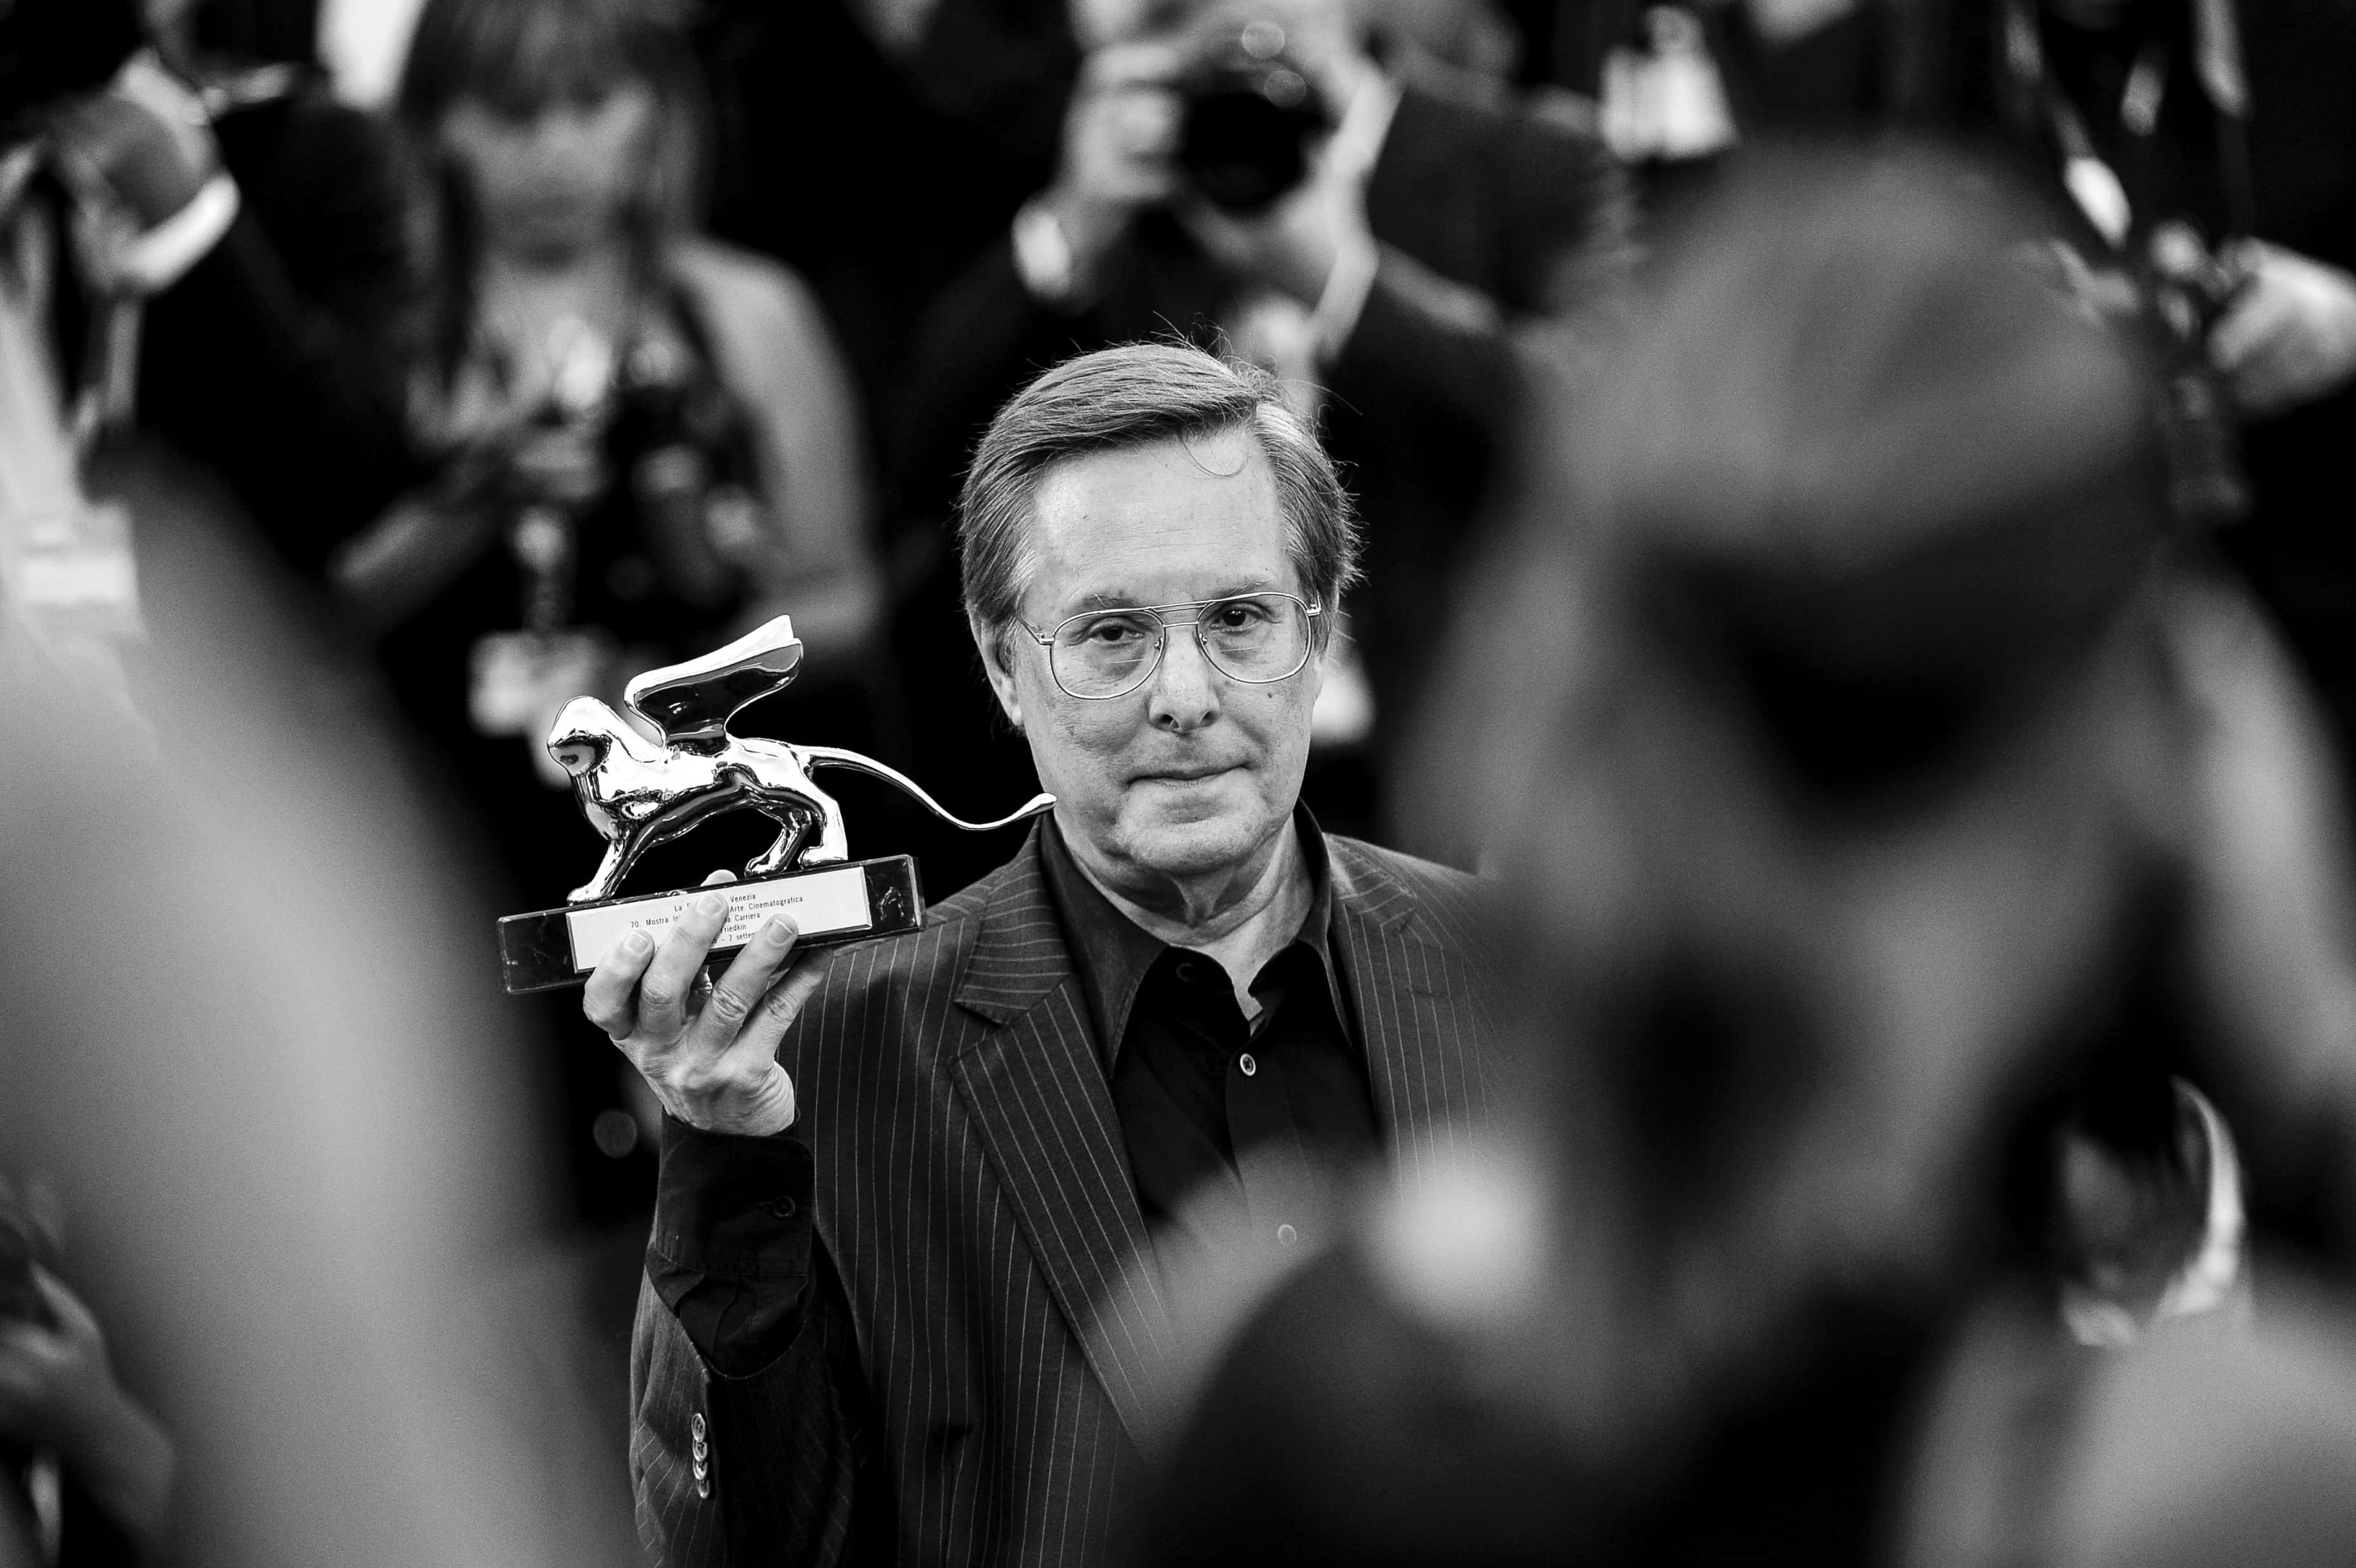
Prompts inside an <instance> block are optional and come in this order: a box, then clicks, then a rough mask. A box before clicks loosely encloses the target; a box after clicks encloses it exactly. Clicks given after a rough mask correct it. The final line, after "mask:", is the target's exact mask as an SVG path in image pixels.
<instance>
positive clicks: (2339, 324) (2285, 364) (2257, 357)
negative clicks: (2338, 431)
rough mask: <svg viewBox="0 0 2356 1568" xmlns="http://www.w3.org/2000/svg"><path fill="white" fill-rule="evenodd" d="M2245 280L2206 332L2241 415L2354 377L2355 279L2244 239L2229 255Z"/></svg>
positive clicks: (2313, 395) (2266, 410) (2306, 397)
mask: <svg viewBox="0 0 2356 1568" xmlns="http://www.w3.org/2000/svg"><path fill="white" fill-rule="evenodd" d="M2226 259H2227V261H2229V263H2230V264H2232V265H2233V266H2234V267H2235V268H2236V269H2237V270H2239V271H2240V272H2242V273H2243V274H2244V276H2245V277H2246V278H2247V279H2248V282H2247V283H2244V285H2243V287H2242V291H2241V293H2238V294H2237V295H2235V296H2234V299H2233V304H2232V305H2230V306H2229V307H2228V308H2227V309H2226V312H2225V315H2224V316H2223V318H2222V319H2221V320H2220V321H2219V322H2218V323H2217V325H2216V326H2215V328H2214V329H2213V330H2211V332H2210V334H2209V359H2210V362H2211V364H2213V365H2215V366H2216V368H2217V369H2218V371H2219V373H2220V374H2222V376H2223V377H2224V378H2225V382H2226V385H2227V386H2228V387H2229V388H2230V389H2232V391H2233V399H2234V401H2235V402H2237V403H2239V404H2240V405H2241V407H2242V410H2243V411H2244V413H2247V414H2250V415H2253V416H2255V417H2258V418H2264V417H2265V416H2266V415H2268V414H2276V413H2280V412H2282V411H2285V410H2287V409H2294V408H2297V406H2298V405H2300V404H2301V403H2308V402H2313V401H2314V400H2316V399H2318V398H2319V397H2322V396H2323V395H2324V394H2326V393H2327V392H2330V391H2332V390H2334V389H2337V388H2339V387H2340V386H2341V385H2342V384H2343V383H2345V382H2346V381H2347V380H2349V379H2350V378H2351V377H2356V277H2351V276H2350V275H2349V274H2348V273H2346V272H2341V271H2340V269H2339V268H2337V267H2332V266H2327V265H2325V264H2324V263H2323V262H2320V261H2311V260H2309V259H2308V258H2307V257H2305V256H2302V255H2300V254H2299V253H2298V252H2297V251H2286V250H2284V249H2283V248H2282V247H2281V246H2279V245H2269V244H2267V243H2266V242H2265V240H2243V241H2241V242H2240V243H2239V244H2237V245H2235V246H2234V247H2233V250H2232V251H2231V252H2229V254H2228V256H2227V258H2226Z"/></svg>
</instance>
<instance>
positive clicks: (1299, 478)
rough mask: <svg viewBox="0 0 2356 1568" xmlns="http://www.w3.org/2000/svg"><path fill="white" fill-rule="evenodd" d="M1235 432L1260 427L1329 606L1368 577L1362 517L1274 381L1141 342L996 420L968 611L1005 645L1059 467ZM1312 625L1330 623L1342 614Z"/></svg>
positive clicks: (1081, 361) (985, 450)
mask: <svg viewBox="0 0 2356 1568" xmlns="http://www.w3.org/2000/svg"><path fill="white" fill-rule="evenodd" d="M1230 430H1246V431H1249V432H1251V435H1252V438H1253V440H1254V441H1255V442H1256V443H1258V446H1259V450H1260V454H1261V455H1262V456H1263V457H1265V458H1267V459H1268V464H1269V468H1270V469H1272V470H1273V471H1274V473H1275V476H1276V494H1277V503H1278V505H1279V506H1280V507H1281V508H1282V509H1283V512H1284V521H1285V552H1286V554H1287V555H1289V556H1290V558H1291V560H1292V564H1293V569H1294V570H1295V571H1297V572H1298V573H1299V574H1300V577H1301V586H1302V588H1303V590H1304V591H1305V592H1307V593H1308V594H1310V595H1311V596H1312V597H1313V598H1314V599H1315V600H1316V601H1317V602H1318V603H1322V604H1323V605H1324V606H1326V608H1327V609H1328V610H1329V611H1330V610H1331V609H1332V608H1333V605H1334V604H1336V603H1338V602H1339V601H1340V599H1341V597H1342V592H1343V591H1344V589H1346V588H1348V587H1349V586H1350V585H1351V584H1352V583H1354V582H1355V581H1357V576H1358V524H1357V519H1356V517H1355V516H1353V514H1352V512H1351V508H1350V496H1349V492H1347V491H1345V490H1344V489H1343V488H1342V482H1341V480H1340V479H1339V478H1338V477H1336V476H1335V475H1334V472H1333V461H1332V460H1331V459H1330V458H1328V457H1327V456H1326V455H1325V449H1324V448H1323V446H1321V445H1319V444H1318V441H1317V437H1316V435H1315V433H1314V432H1312V431H1311V430H1310V428H1309V426H1308V425H1307V424H1306V423H1305V422H1303V421H1301V418H1300V416H1299V415H1297V414H1295V413H1294V412H1293V411H1291V409H1290V408H1289V407H1287V406H1286V404H1285V401H1284V398H1283V394H1282V392H1281V390H1280V386H1279V383H1278V381H1277V379H1276V378H1275V377H1273V376H1271V375H1269V373H1268V372H1267V371H1265V370H1262V369H1260V368H1258V367H1257V366H1253V365H1248V364H1242V363H1239V362H1236V361H1232V360H1226V359H1221V358H1218V357H1215V356H1214V355H1210V354H1206V353H1205V352H1203V351H1202V350H1201V349H1199V348H1194V347H1187V346H1186V345H1184V344H1179V343H1130V344H1124V345H1122V346H1120V347H1117V348H1103V349H1098V351H1097V352H1095V353H1093V354H1083V355H1080V356H1078V357H1075V358H1071V359H1066V360H1065V361H1064V362H1063V363H1062V364H1060V365H1057V366H1055V368H1052V369H1050V370H1049V371H1047V372H1046V374H1044V375H1043V376H1041V377H1040V378H1039V379H1037V380H1035V381H1033V382H1032V383H1031V384H1030V385H1029V386H1027V387H1025V388H1023V389H1022V390H1021V391H1020V392H1017V393H1015V394H1014V396H1013V397H1012V399H1010V400H1008V401H1007V404H1006V406H1005V407H1004V408H1002V409H1001V410H999V411H998V417H997V418H996V419H994V420H992V421H990V429H989V430H988V431H987V432H984V434H983V435H982V438H981V443H980V445H979V446H977V447H976V448H975V449H974V454H973V464H972V465H971V466H970V467H969V468H968V469H967V470H966V475H965V489H964V492H963V494H962V495H961V496H959V497H958V554H959V556H960V558H961V560H962V563H963V568H964V577H965V608H966V614H967V615H968V616H969V618H970V619H971V620H972V622H973V624H974V625H975V626H976V627H977V628H978V629H980V632H981V633H982V634H983V635H987V636H988V637H990V638H991V640H992V641H993V642H999V643H1000V645H1001V647H1002V646H1003V643H1002V641H1001V639H1002V638H1003V636H1004V634H1005V632H1006V630H1007V628H1008V627H1009V626H1010V625H1012V624H1013V622H1014V621H1015V620H1016V619H1018V618H1019V616H1020V615H1021V613H1022V601H1023V587H1024V585H1025V583H1026V582H1027V581H1028V580H1029V577H1030V574H1031V571H1032V570H1033V567H1034V565H1035V564H1036V555H1035V552H1034V550H1033V548H1032V535H1031V514H1032V509H1033V508H1032V503H1033V499H1034V497H1035V496H1036V495H1037V493H1038V488H1039V477H1040V475H1042V474H1043V473H1044V472H1045V471H1046V469H1047V467H1048V466H1049V464H1054V463H1055V462H1058V461H1060V460H1061V459H1063V458H1066V457H1076V456H1079V455H1081V454H1083V453H1091V452H1108V451H1113V450H1117V449H1119V448H1121V447H1130V446H1143V445H1146V444H1149V443H1152V442H1157V441H1166V440H1169V439H1171V438H1173V437H1178V438H1182V439H1190V440H1191V439H1195V438H1200V437H1203V436H1208V435H1215V434H1218V433H1220V432H1225V431H1230ZM1315 624H1319V625H1321V626H1328V625H1330V624H1331V616H1330V615H1323V616H1320V617H1318V620H1317V622H1316V623H1315ZM1321 635H1322V634H1321Z"/></svg>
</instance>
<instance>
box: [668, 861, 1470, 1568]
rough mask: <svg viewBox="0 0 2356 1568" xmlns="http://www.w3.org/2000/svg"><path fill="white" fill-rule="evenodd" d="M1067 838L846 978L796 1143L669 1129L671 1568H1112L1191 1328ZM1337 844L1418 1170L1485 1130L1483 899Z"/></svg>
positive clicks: (1361, 998) (1409, 1161)
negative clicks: (1079, 905) (1104, 1025)
mask: <svg viewBox="0 0 2356 1568" xmlns="http://www.w3.org/2000/svg"><path fill="white" fill-rule="evenodd" d="M1043 836H1044V830H1042V831H1041V832H1034V833H1033V837H1031V839H1030V840H1029V841H1028V842H1027V843H1026V844H1025V845H1024V847H1023V849H1022V851H1021V852H1020V853H1019V854H1017V855H1016V857H1015V858H1014V859H1013V860H1012V862H1010V863H1009V864H1008V865H1006V866H1005V867H1003V868H1001V869H1000V870H999V871H997V872H995V873H993V874H991V876H989V877H987V878H985V879H984V880H982V881H980V883H977V884H976V885H975V886H974V887H972V888H969V889H968V890H967V891H965V892H963V893H960V894H958V896H957V897H956V898H954V899H951V900H949V901H947V902H945V903H942V904H940V905H937V906H936V907H935V908H934V909H933V910H932V911H931V912H930V913H929V914H928V916H927V917H926V923H925V926H924V928H923V929H922V930H921V931H918V932H916V933H911V934H909V935H906V936H901V937H894V938H889V939H886V940H883V941H880V942H874V943H868V944H860V945H857V946H853V947H849V948H845V949H842V950H840V951H839V952H837V953H836V954H834V955H832V956H831V958H830V967H829V969H828V972H827V976H826V979H825V981H824V982H823V983H822V984H821V985H820V986H819V989H818V991H817V992H816V993H815V995H813V997H811V999H810V1001H809V1005H808V1007H807V1008H805V1009H804V1011H803V1012H802V1014H801V1016H800V1018H799V1019H798V1020H797V1021H796V1023H795V1025H794V1027H793V1029H790V1030H789V1031H788V1032H787V1036H786V1039H785V1041H784V1043H783V1044H782V1046H781V1047H780V1048H779V1051H778V1060H779V1061H780V1062H781V1063H783V1064H784V1066H785V1067H786V1069H787V1072H790V1073H791V1074H792V1075H793V1080H794V1085H795V1089H796V1092H797V1094H798V1099H799V1102H800V1107H801V1114H800V1119H799V1120H798V1122H797V1123H796V1125H795V1126H794V1127H793V1129H792V1130H791V1131H790V1132H789V1133H787V1134H786V1135H784V1136H779V1137H776V1138H770V1139H743V1140H732V1139H723V1138H715V1137H712V1136H705V1135H701V1134H696V1133H693V1132H691V1131H689V1130H688V1129H686V1128H684V1127H680V1126H678V1125H669V1126H668V1127H667V1129H666V1136H665V1140H664V1149H663V1159H662V1174H661V1179H660V1195H659V1199H658V1203H657V1215H656V1223H655V1231H654V1235H653V1238H652V1240H651V1242H650V1243H649V1245H648V1258H647V1265H648V1266H647V1274H648V1281H647V1289H646V1291H645V1292H644V1293H643V1294H642V1296H641V1297H640V1300H639V1308H638V1324H637V1339H636V1344H635V1347H634V1350H633V1357H632V1376H631V1397H632V1408H633V1411H634V1413H635V1419H636V1423H637V1426H636V1431H635V1434H634V1437H633V1442H632V1456H631V1469H632V1474H633V1477H634V1479H635V1481H636V1484H637V1494H638V1517H639V1525H640V1530H641V1533H642V1534H643V1535H645V1537H646V1538H647V1539H648V1541H649V1542H650V1543H651V1544H653V1545H655V1546H656V1547H658V1548H659V1549H660V1550H661V1551H663V1552H664V1553H665V1560H666V1561H668V1562H670V1563H677V1564H682V1565H686V1564H700V1563H723V1562H734V1563H771V1562H778V1563H796V1564H798V1565H799V1564H823V1563H838V1562H842V1561H846V1560H859V1559H864V1558H866V1557H869V1556H873V1557H874V1558H876V1559H879V1560H891V1561H905V1562H922V1563H934V1562H961V1563H988V1564H994V1563H1024V1564H1033V1563H1036V1564H1044V1563H1071V1564H1082V1563H1100V1562H1102V1561H1103V1560H1104V1557H1105V1555H1106V1552H1107V1551H1108V1546H1109V1541H1110V1531H1111V1529H1112V1523H1113V1520H1114V1516H1115V1512H1116V1509H1117V1507H1118V1505H1119V1502H1120V1501H1121V1499H1123V1498H1124V1497H1125V1496H1127V1495H1128V1493H1129V1492H1130V1489H1131V1488H1132V1487H1133V1486H1134V1483H1135V1481H1136V1478H1137V1477H1138V1476H1139V1475H1140V1473H1141V1460H1140V1457H1139V1452H1138V1447H1137V1443H1138V1435H1139V1434H1140V1433H1141V1431H1142V1430H1143V1429H1144V1428H1145V1426H1146V1424H1148V1423H1149V1422H1150V1421H1151V1419H1152V1418H1153V1407H1152V1405H1151V1398H1152V1391H1153V1387H1154V1382H1155V1379H1156V1377H1157V1374H1158V1370H1159V1367H1160V1363H1161V1358H1162V1354H1163V1353H1164V1352H1165V1351H1166V1350H1167V1349H1169V1348H1170V1346H1171V1344H1172V1329H1171V1326H1170V1322H1169V1312H1170V1305H1169V1297H1168V1295H1167V1292H1166V1289H1165V1286H1164V1285H1163V1283H1162V1278H1161V1275H1160V1272H1159V1271H1158V1270H1157V1269H1155V1268H1154V1267H1152V1266H1151V1259H1152V1257H1153V1255H1154V1254H1153V1251H1152V1238H1151V1234H1150V1232H1148V1230H1147V1227H1146V1221H1145V1217H1144V1214H1143V1212H1142V1211H1141V1206H1140V1204H1139V1202H1138V1199H1137V1195H1136V1189H1135V1187H1134V1185H1133V1184H1132V1181H1131V1179H1130V1169H1129V1165H1128V1160H1127V1159H1126V1158H1125V1149H1124V1132H1125V1129H1124V1126H1123V1121H1122V1118H1121V1116H1120V1115H1119V1110H1118V1109H1117V1107H1116V1105H1115V1103H1114V1100H1113V1095H1112V1088H1111V1084H1110V1083H1109V1082H1108V1079H1107V1076H1106V1072H1105V1062H1106V1061H1107V1059H1108V1056H1110V1057H1113V1058H1114V1059H1115V1060H1118V1059H1119V1057H1118V1053H1115V1052H1111V1051H1107V1050H1106V1049H1105V1048H1104V1046H1103V1045H1102V1044H1101V1043H1100V1042H1099V1039H1098V1029H1097V1028H1096V1025H1095V1022H1094V1020H1093V1019H1092V1018H1091V1016H1090V1014H1091V1008H1090V1004H1089V1001H1088V997H1087V989H1086V987H1084V985H1083V984H1082V983H1081V980H1080V977H1079V968H1080V963H1081V960H1080V959H1079V958H1078V957H1077V955H1076V953H1075V950H1074V946H1073V944H1071V943H1069V942H1067V940H1066V936H1065V934H1064V930H1063V925H1062V922H1061V920H1060V919H1059V917H1058V913H1057V906H1056V902H1055V895H1054V893H1053V892H1052V891H1051V889H1050V885H1049V875H1048V872H1047V869H1046V866H1045V855H1044V851H1043V849H1042V847H1041V839H1042V837H1043ZM1325 850H1326V859H1327V866H1328V876H1329V884H1330V891H1329V895H1328V896H1329V898H1330V902H1331V913H1330V917H1329V918H1328V920H1327V921H1326V923H1325V929H1326V933H1327V944H1328V945H1327V951H1328V953H1329V955H1330V957H1331V968H1330V973H1331V975H1332V976H1333V982H1334V984H1335V985H1337V986H1338V987H1339V989H1340V991H1341V994H1342V997H1343V998H1344V1007H1343V1008H1341V1009H1340V1012H1341V1016H1342V1017H1344V1018H1346V1019H1352V1020H1355V1022H1356V1024H1357V1026H1358V1027H1359V1029H1360V1030H1361V1042H1362V1044H1363V1048H1364V1049H1363V1069H1362V1070H1363V1072H1364V1075H1365V1087H1366V1090H1367V1092H1368V1093H1369V1098H1370V1101H1371V1104H1372V1107H1373V1112H1374V1119H1375V1122H1376V1125H1377V1126H1378V1127H1379V1129H1380V1136H1381V1144H1382V1147H1383V1149H1384V1151H1385V1153H1386V1154H1387V1156H1388V1157H1390V1158H1392V1159H1393V1160H1395V1161H1396V1162H1397V1163H1398V1165H1399V1166H1400V1167H1402V1168H1403V1169H1404V1170H1407V1171H1412V1170H1415V1169H1418V1168H1421V1166H1422V1165H1423V1163H1424V1162H1425V1161H1427V1160H1430V1159H1437V1158H1442V1157H1446V1155H1447V1153H1448V1151H1450V1150H1451V1149H1453V1148H1455V1147H1459V1145H1460V1143H1461V1142H1462V1139H1463V1138H1464V1137H1465V1136H1467V1134H1466V1129H1467V1128H1468V1126H1470V1125H1472V1124H1473V1123H1474V1122H1477V1120H1478V1119H1479V1118H1480V1117H1481V1115H1483V1113H1484V1111H1485V1107H1486V1104H1487V1088H1486V1084H1485V1078H1484V1067H1483V1058H1484V1055H1485V1051H1486V1041H1487V1040H1488V1038H1489V1036H1490V1033H1491V1031H1492V1029H1493V1024H1492V1019H1493V1016H1494V1015H1493V1005H1492V1000H1491V997H1490V996H1489V993H1488V991H1487V988H1486V987H1487V981H1486V979H1485V977H1484V974H1485V972H1484V971H1483V968H1482V967H1481V965H1480V959H1479V956H1478V955H1480V954H1482V953H1483V951H1484V946H1483V942H1482V939H1481V936H1480V934H1479V923H1480V920H1481V918H1482V917H1481V909H1482V900H1481V898H1480V896H1479V893H1478V891H1477V884H1475V883H1473V882H1472V880H1471V879H1469V878H1466V877H1463V876H1462V875H1460V874H1458V873H1455V872H1451V871H1447V870H1444V869H1440V868H1439V867H1436V866H1431V865H1429V864H1426V863H1425V862H1422V861H1419V860H1414V859H1408V857H1405V856H1400V855H1394V854H1391V853H1389V852H1387V851H1385V850H1380V849H1376V848H1373V847H1371V846H1368V845H1364V844H1360V843H1357V842H1355V840H1352V839H1348V838H1341V837H1333V838H1328V839H1327V840H1326V841H1325ZM1293 951H1295V952H1299V951H1301V949H1300V948H1299V947H1296V948H1295V949H1294V950H1293ZM1299 999H1300V998H1299V997H1296V996H1294V995H1292V994H1290V992H1288V995H1287V997H1285V999H1284V1000H1283V1002H1282V1004H1281V1006H1282V1007H1283V1008H1290V1007H1292V1006H1293V1005H1294V1003H1295V1002H1296V1001H1297V1000H1299ZM1312 999H1314V988H1313V987H1312ZM1130 1043H1133V1041H1131V1042H1130ZM1124 1049H1125V1048H1124ZM788 1297H790V1299H791V1306H790V1307H786V1308H784V1309H783V1310H782V1311H780V1310H778V1309H777V1307H776V1304H777V1303H779V1302H781V1301H784V1300H787V1298H788ZM732 1343H733V1344H734V1345H735V1346H736V1347H737V1349H741V1350H744V1352H745V1354H746V1355H747V1356H748V1357H753V1358H759V1360H758V1361H757V1364H746V1363H745V1362H744V1361H743V1360H736V1359H734V1357H733V1356H732V1354H731V1350H730V1346H731V1345H732ZM705 1346H709V1347H711V1351H710V1352H709V1353H707V1351H706V1350H705V1349H703V1348H702V1347H705Z"/></svg>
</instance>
